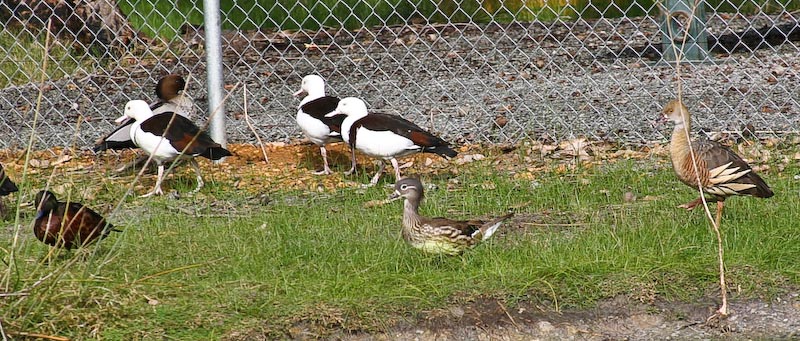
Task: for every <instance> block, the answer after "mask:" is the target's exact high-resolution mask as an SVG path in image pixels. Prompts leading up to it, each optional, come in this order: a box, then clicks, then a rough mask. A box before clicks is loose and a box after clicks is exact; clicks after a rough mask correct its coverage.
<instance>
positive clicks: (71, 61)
mask: <svg viewBox="0 0 800 341" xmlns="http://www.w3.org/2000/svg"><path fill="white" fill-rule="evenodd" d="M69 44H71V43H67V45H65V43H64V42H58V41H56V42H52V41H51V47H50V51H49V58H50V59H49V60H48V67H47V70H46V73H47V79H60V78H63V77H64V76H66V75H71V74H75V72H76V71H79V70H87V71H88V70H93V67H94V64H95V63H97V61H96V59H95V58H94V57H92V56H91V55H89V54H86V53H83V51H76V50H75V49H74V48H73V47H71V46H70V45H69ZM0 46H3V47H2V50H3V51H4V52H5V54H4V55H2V56H0V88H5V87H7V86H9V85H11V84H26V83H30V82H38V81H39V80H40V79H41V73H42V71H41V70H42V61H43V59H44V49H45V34H44V33H43V32H42V33H40V34H36V35H35V34H33V33H31V32H30V31H28V30H20V29H15V28H9V29H3V30H0Z"/></svg>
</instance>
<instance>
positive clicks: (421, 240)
mask: <svg viewBox="0 0 800 341" xmlns="http://www.w3.org/2000/svg"><path fill="white" fill-rule="evenodd" d="M424 196H425V190H424V188H423V187H422V182H420V181H419V180H418V179H415V178H405V179H402V180H400V181H398V182H397V183H396V184H395V185H394V193H392V194H391V195H390V196H389V200H397V199H400V198H404V199H405V200H404V203H403V232H402V235H403V240H405V241H406V243H408V244H409V245H411V246H412V247H414V248H416V249H419V250H421V251H423V252H425V253H430V254H445V255H457V254H460V253H462V252H464V250H466V249H468V248H471V247H473V246H475V245H477V244H478V243H480V242H482V241H484V240H486V239H488V238H489V237H491V236H492V235H493V234H494V233H495V231H497V229H498V228H499V227H500V225H501V224H502V223H503V222H504V221H505V220H507V219H508V218H511V216H513V213H509V214H506V215H504V216H501V217H497V218H494V219H491V220H488V221H485V220H453V219H447V218H426V217H423V216H421V215H420V214H419V205H420V203H421V202H422V199H423V198H424Z"/></svg>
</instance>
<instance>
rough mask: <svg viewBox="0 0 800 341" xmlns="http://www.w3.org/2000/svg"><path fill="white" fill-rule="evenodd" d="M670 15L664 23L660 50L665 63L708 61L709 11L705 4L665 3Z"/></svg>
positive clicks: (672, 0) (687, 1) (688, 1)
mask: <svg viewBox="0 0 800 341" xmlns="http://www.w3.org/2000/svg"><path fill="white" fill-rule="evenodd" d="M664 5H665V7H666V11H667V13H663V15H662V21H661V49H662V52H663V56H664V60H666V61H669V62H672V61H675V60H676V59H677V58H678V55H680V56H681V59H682V60H684V61H708V60H710V59H711V55H709V54H708V39H707V35H706V7H705V5H704V1H694V0H666V1H664Z"/></svg>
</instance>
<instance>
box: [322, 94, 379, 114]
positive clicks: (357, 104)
mask: <svg viewBox="0 0 800 341" xmlns="http://www.w3.org/2000/svg"><path fill="white" fill-rule="evenodd" d="M367 113H368V111H367V104H366V103H364V101H363V100H361V99H360V98H358V97H346V98H343V99H342V100H341V101H339V105H338V106H336V110H334V111H331V112H330V113H328V114H327V115H325V117H333V116H336V115H339V114H343V115H347V116H348V117H364V116H367Z"/></svg>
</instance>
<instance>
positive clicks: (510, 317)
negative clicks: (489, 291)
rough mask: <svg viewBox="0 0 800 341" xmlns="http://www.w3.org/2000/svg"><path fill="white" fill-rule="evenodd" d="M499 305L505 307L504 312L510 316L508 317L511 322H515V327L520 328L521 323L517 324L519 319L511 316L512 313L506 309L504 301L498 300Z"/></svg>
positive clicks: (501, 307)
mask: <svg viewBox="0 0 800 341" xmlns="http://www.w3.org/2000/svg"><path fill="white" fill-rule="evenodd" d="M497 305H499V306H500V309H503V312H504V313H506V316H508V319H509V320H511V324H513V325H514V327H517V329H520V328H519V325H518V324H517V321H515V320H514V318H513V317H512V316H511V314H510V313H509V312H508V309H506V306H505V305H504V304H503V302H500V301H499V300H498V301H497Z"/></svg>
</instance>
